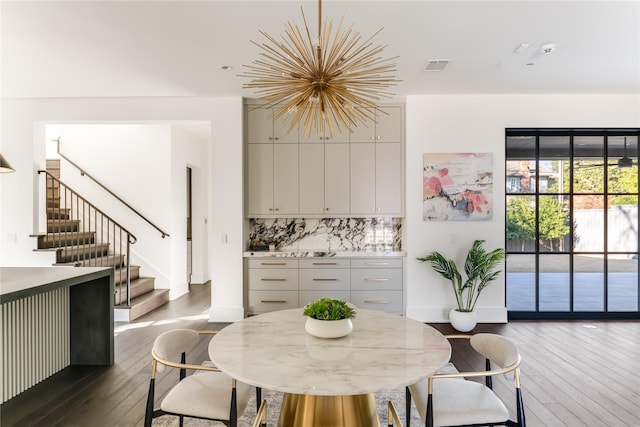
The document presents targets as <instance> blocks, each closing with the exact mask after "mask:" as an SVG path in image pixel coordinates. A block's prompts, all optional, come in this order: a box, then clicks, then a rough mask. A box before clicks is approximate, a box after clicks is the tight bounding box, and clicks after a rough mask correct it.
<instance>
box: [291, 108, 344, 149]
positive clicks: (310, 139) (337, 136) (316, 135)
mask: <svg viewBox="0 0 640 427" xmlns="http://www.w3.org/2000/svg"><path fill="white" fill-rule="evenodd" d="M328 114H333V113H332V112H331V110H329V113H328ZM298 140H299V142H300V143H301V144H303V143H305V144H306V143H320V142H321V143H347V142H349V129H347V128H346V127H345V126H342V125H341V126H340V128H338V126H334V129H333V134H332V132H331V131H330V129H329V125H328V124H326V123H325V126H324V132H318V130H317V129H316V128H315V127H312V128H311V129H310V130H309V135H305V133H304V125H300V128H299V134H298Z"/></svg>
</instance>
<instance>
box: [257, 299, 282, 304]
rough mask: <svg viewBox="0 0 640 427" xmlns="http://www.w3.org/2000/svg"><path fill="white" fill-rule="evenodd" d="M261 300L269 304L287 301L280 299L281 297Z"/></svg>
mask: <svg viewBox="0 0 640 427" xmlns="http://www.w3.org/2000/svg"><path fill="white" fill-rule="evenodd" d="M260 302H261V303H264V304H269V303H278V304H281V303H285V302H286V301H285V300H279V299H261V300H260Z"/></svg>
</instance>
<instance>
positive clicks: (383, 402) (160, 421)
mask: <svg viewBox="0 0 640 427" xmlns="http://www.w3.org/2000/svg"><path fill="white" fill-rule="evenodd" d="M404 396H405V394H404V388H402V389H397V390H391V391H387V392H380V393H376V406H377V408H378V418H379V419H380V425H381V426H386V425H387V402H388V401H389V400H391V401H392V402H393V404H394V405H395V407H396V410H397V411H398V415H399V416H400V419H401V420H402V423H403V424H405V417H404ZM262 398H263V399H267V409H268V412H267V417H268V418H267V425H268V427H276V426H277V425H278V415H279V414H280V405H281V403H282V393H279V392H276V391H270V390H262ZM255 399H256V395H255V392H254V393H252V396H251V400H250V401H249V405H248V406H247V409H246V410H245V411H244V414H242V416H241V417H240V418H238V427H251V426H252V425H253V421H254V418H255V415H256V400H255ZM421 425H423V423H422V421H421V420H420V417H419V416H418V413H417V411H416V408H415V406H413V405H412V410H411V426H413V427H419V426H421ZM153 426H154V427H174V426H178V417H175V416H169V415H164V416H162V417H158V418H156V419H154V420H153ZM184 426H185V427H209V426H211V427H217V426H224V424H223V423H219V422H214V421H207V420H198V419H194V418H185V420H184ZM353 427H358V426H353Z"/></svg>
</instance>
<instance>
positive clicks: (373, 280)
mask: <svg viewBox="0 0 640 427" xmlns="http://www.w3.org/2000/svg"><path fill="white" fill-rule="evenodd" d="M363 280H365V281H367V282H388V281H389V280H391V279H388V278H383V277H380V278H377V277H365V278H364V279H363Z"/></svg>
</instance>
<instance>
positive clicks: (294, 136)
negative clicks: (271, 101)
mask: <svg viewBox="0 0 640 427" xmlns="http://www.w3.org/2000/svg"><path fill="white" fill-rule="evenodd" d="M272 114H273V109H271V108H255V105H248V106H247V122H248V126H247V142H248V143H249V144H271V143H274V142H275V143H293V144H295V143H297V142H298V125H295V127H294V129H292V130H291V132H289V126H290V124H289V123H285V122H284V119H283V118H280V119H278V120H276V121H273V119H272V117H273V116H272Z"/></svg>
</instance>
